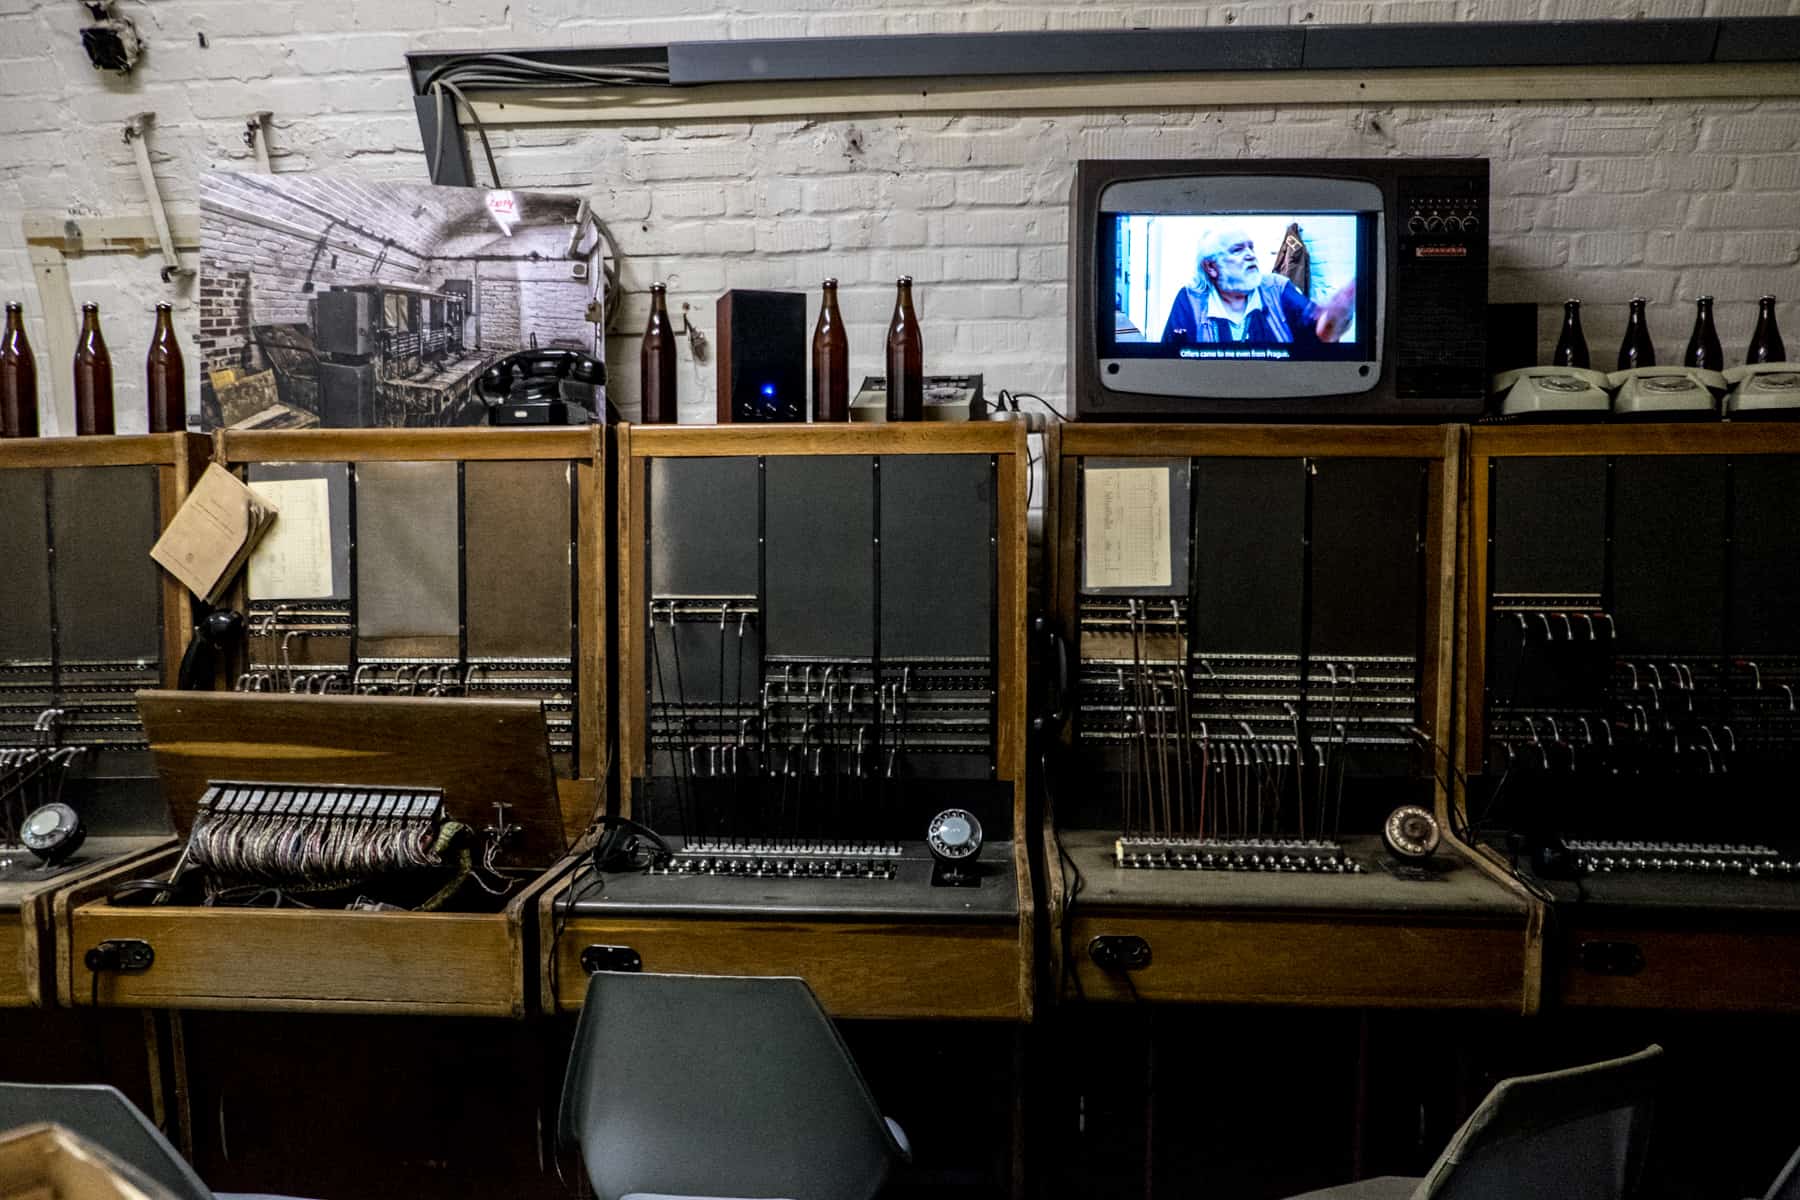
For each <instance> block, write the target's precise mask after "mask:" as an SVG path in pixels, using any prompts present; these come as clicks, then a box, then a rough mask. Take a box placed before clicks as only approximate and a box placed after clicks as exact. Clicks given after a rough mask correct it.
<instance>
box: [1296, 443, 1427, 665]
mask: <svg viewBox="0 0 1800 1200" xmlns="http://www.w3.org/2000/svg"><path fill="white" fill-rule="evenodd" d="M1314 467H1315V474H1314V476H1313V501H1312V643H1311V647H1312V654H1313V655H1314V656H1330V655H1335V654H1347V655H1358V654H1382V655H1411V654H1415V653H1417V652H1418V647H1419V601H1420V595H1419V589H1420V585H1421V583H1422V578H1421V576H1420V574H1419V572H1420V571H1421V570H1422V568H1423V558H1422V557H1421V555H1420V553H1419V548H1420V541H1421V538H1422V536H1423V533H1424V515H1425V514H1424V505H1423V502H1424V495H1425V490H1424V485H1425V479H1424V471H1425V468H1424V464H1422V463H1420V462H1418V461H1416V460H1414V459H1405V458H1327V459H1319V460H1317V461H1316V462H1315V463H1314Z"/></svg>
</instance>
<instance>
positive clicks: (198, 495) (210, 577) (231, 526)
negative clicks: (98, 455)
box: [150, 463, 277, 605]
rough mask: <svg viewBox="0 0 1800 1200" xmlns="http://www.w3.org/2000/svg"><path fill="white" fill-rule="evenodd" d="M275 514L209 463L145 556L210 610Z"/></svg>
mask: <svg viewBox="0 0 1800 1200" xmlns="http://www.w3.org/2000/svg"><path fill="white" fill-rule="evenodd" d="M276 515H277V510H276V508H275V506H274V505H273V504H271V503H270V502H269V501H268V500H266V499H264V498H263V497H261V496H258V495H257V494H256V493H255V492H252V491H251V490H250V489H249V488H247V487H245V486H244V485H243V483H242V482H240V481H239V480H238V477H237V476H235V475H233V474H232V473H231V472H230V471H227V470H226V469H225V468H223V467H221V466H219V464H217V463H212V464H210V465H209V466H208V467H207V468H206V472H205V474H203V475H201V476H200V482H199V483H197V484H195V485H194V490H193V491H191V492H189V493H188V498H187V501H186V503H184V504H183V505H182V506H181V511H180V512H178V513H176V514H175V519H174V520H173V521H170V522H169V527H168V528H167V529H165V530H163V535H162V537H160V538H158V539H157V540H156V545H154V546H152V547H151V548H150V557H151V558H154V559H155V560H156V561H157V562H159V563H161V564H162V566H163V569H164V570H166V571H168V572H169V574H171V575H173V576H175V578H177V579H179V580H180V581H181V582H182V583H183V584H185V585H186V586H187V589H188V590H189V591H190V592H193V593H194V595H196V596H199V597H200V598H201V599H203V600H205V601H206V602H207V603H208V604H215V605H216V604H218V603H219V601H220V600H222V599H224V596H225V593H226V592H227V591H228V590H229V589H230V587H231V581H232V580H233V579H236V578H237V573H238V572H239V571H240V570H242V569H243V566H244V561H245V560H246V559H248V558H249V557H250V552H251V551H252V550H254V549H255V548H256V543H257V542H258V541H259V540H260V539H261V538H262V535H263V534H265V533H267V532H268V530H269V526H271V525H273V524H274V523H275V517H276Z"/></svg>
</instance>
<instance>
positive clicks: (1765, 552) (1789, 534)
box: [1726, 454, 1800, 657]
mask: <svg viewBox="0 0 1800 1200" xmlns="http://www.w3.org/2000/svg"><path fill="white" fill-rule="evenodd" d="M1730 553H1731V585H1730V595H1731V644H1730V645H1729V646H1727V647H1726V652H1727V653H1729V654H1732V655H1734V656H1736V655H1750V656H1752V657H1754V656H1755V655H1758V654H1800V457H1796V456H1794V455H1791V454H1767V455H1764V454H1757V455H1750V454H1746V455H1744V456H1743V457H1742V458H1739V459H1737V460H1736V461H1735V462H1734V463H1733V465H1732V502H1731V547H1730Z"/></svg>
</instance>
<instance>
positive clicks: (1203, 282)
mask: <svg viewBox="0 0 1800 1200" xmlns="http://www.w3.org/2000/svg"><path fill="white" fill-rule="evenodd" d="M1195 266H1196V269H1195V272H1194V283H1193V285H1192V286H1190V287H1185V288H1182V289H1181V291H1179V292H1177V293H1176V295H1175V304H1174V306H1173V307H1172V308H1171V309H1170V310H1169V319H1168V320H1167V321H1166V322H1165V323H1164V325H1163V335H1162V342H1163V344H1164V345H1165V346H1208V345H1219V344H1230V343H1248V344H1252V345H1297V346H1306V345H1309V344H1317V343H1320V342H1335V341H1337V340H1338V339H1339V338H1341V337H1342V336H1343V335H1344V331H1345V330H1346V329H1347V328H1348V327H1349V325H1350V320H1351V317H1352V316H1353V315H1354V312H1355V308H1356V283H1355V281H1354V280H1353V281H1352V282H1350V283H1348V284H1345V285H1344V286H1343V287H1342V288H1340V289H1338V291H1337V292H1336V293H1335V294H1333V295H1332V297H1331V298H1330V299H1329V300H1327V301H1326V302H1325V303H1324V304H1314V303H1313V302H1312V301H1311V300H1309V299H1308V298H1307V297H1306V296H1305V295H1303V294H1302V293H1301V291H1300V289H1299V288H1297V287H1295V286H1294V285H1293V283H1292V282H1291V281H1290V280H1288V278H1287V277H1286V276H1283V275H1277V274H1274V273H1273V272H1270V273H1268V274H1264V273H1263V270H1262V267H1261V266H1260V265H1258V263H1257V261H1256V243H1255V241H1254V240H1253V239H1252V238H1251V237H1250V235H1249V234H1248V233H1246V232H1245V231H1244V230H1242V229H1236V228H1232V227H1230V226H1220V227H1218V228H1215V229H1213V230H1209V231H1208V232H1207V233H1206V234H1205V235H1204V236H1202V237H1201V239H1200V252H1199V256H1198V260H1197V262H1196V264H1195Z"/></svg>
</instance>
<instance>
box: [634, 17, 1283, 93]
mask: <svg viewBox="0 0 1800 1200" xmlns="http://www.w3.org/2000/svg"><path fill="white" fill-rule="evenodd" d="M1304 46H1305V31H1304V30H1300V29H1268V28H1265V29H1159V30H1148V29H1133V30H1121V31H1112V30H1100V31H1094V30H1089V31H1085V32H1056V33H967V34H951V35H944V34H909V35H902V36H898V37H844V38H768V39H762V40H751V41H723V42H683V43H677V44H675V45H671V46H670V47H669V82H671V83H673V84H677V85H683V84H698V83H747V82H753V81H757V80H766V79H905V78H925V77H931V76H937V77H943V76H946V75H973V76H992V75H1095V74H1108V73H1113V72H1132V73H1140V72H1147V71H1266V70H1283V69H1292V68H1295V67H1298V66H1300V65H1301V62H1302V55H1303V51H1304Z"/></svg>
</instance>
